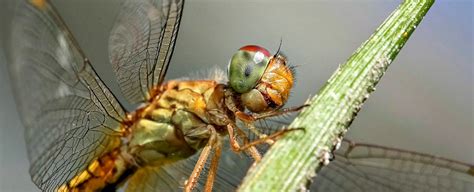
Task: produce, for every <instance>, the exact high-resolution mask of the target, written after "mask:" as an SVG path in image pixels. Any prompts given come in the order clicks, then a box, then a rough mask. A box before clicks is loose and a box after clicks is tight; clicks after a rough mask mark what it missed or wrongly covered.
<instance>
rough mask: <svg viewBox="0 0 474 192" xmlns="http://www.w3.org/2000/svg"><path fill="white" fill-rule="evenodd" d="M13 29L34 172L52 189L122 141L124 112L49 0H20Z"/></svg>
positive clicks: (18, 93)
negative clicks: (121, 131) (121, 126)
mask: <svg viewBox="0 0 474 192" xmlns="http://www.w3.org/2000/svg"><path fill="white" fill-rule="evenodd" d="M30 3H31V4H30ZM11 35H12V36H11V38H12V41H11V42H12V45H11V49H12V52H11V53H12V62H11V64H10V66H9V69H10V72H11V75H10V76H11V78H12V83H13V84H14V85H13V87H14V91H15V97H16V100H17V104H18V110H19V112H20V115H21V118H22V121H23V123H24V126H25V127H26V131H25V139H26V145H27V150H28V158H29V160H30V163H31V167H30V174H31V177H32V180H33V181H34V183H36V185H37V186H38V187H39V188H40V189H42V190H44V191H52V190H55V189H56V188H57V187H58V186H60V185H62V184H64V183H65V182H67V181H68V180H70V179H71V178H72V177H74V176H75V175H76V174H77V173H78V172H79V171H82V170H84V168H85V167H86V166H87V165H88V164H89V162H91V161H92V160H93V159H95V158H97V157H98V156H100V155H102V154H103V153H105V152H107V151H108V150H109V149H111V148H112V147H114V146H116V145H118V143H119V136H120V121H121V119H122V117H124V115H125V112H124V110H123V108H122V107H121V106H120V104H119V103H118V102H117V100H116V99H115V97H114V96H113V95H112V93H111V92H110V91H109V90H108V89H107V87H106V86H105V85H104V84H103V83H102V81H101V80H100V79H99V77H98V76H97V75H96V73H95V71H94V69H93V68H92V66H91V65H90V63H89V61H88V60H87V58H85V57H84V55H83V53H82V52H81V50H80V49H79V48H78V46H77V43H76V42H75V40H74V39H73V37H72V35H71V33H70V32H69V30H68V29H67V28H66V26H65V25H64V22H63V21H62V19H61V18H60V16H59V15H58V13H57V12H56V11H55V10H54V8H53V7H52V6H51V5H50V4H49V3H48V2H47V1H41V0H37V1H31V2H26V1H22V2H21V3H20V5H19V7H17V11H16V15H15V18H14V22H13V26H12V34H11Z"/></svg>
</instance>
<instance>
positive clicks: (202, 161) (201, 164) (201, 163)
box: [184, 126, 217, 192]
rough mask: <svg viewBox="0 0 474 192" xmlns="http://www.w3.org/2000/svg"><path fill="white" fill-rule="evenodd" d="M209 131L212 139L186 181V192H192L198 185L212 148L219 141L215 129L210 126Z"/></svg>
mask: <svg viewBox="0 0 474 192" xmlns="http://www.w3.org/2000/svg"><path fill="white" fill-rule="evenodd" d="M208 128H209V131H210V135H211V136H210V138H209V140H208V141H207V144H206V146H204V148H203V149H202V151H201V155H199V159H198V161H197V162H196V165H195V166H194V170H193V172H192V173H191V175H190V176H189V179H188V180H187V181H186V183H185V186H184V191H186V192H191V191H192V190H193V188H194V186H195V185H196V183H197V180H198V179H199V175H200V174H201V172H202V169H203V168H204V165H205V164H206V161H207V157H208V156H209V153H211V150H212V148H213V147H214V144H215V143H216V139H217V133H216V130H215V129H214V127H212V126H208Z"/></svg>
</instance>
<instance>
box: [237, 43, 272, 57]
mask: <svg viewBox="0 0 474 192" xmlns="http://www.w3.org/2000/svg"><path fill="white" fill-rule="evenodd" d="M239 50H242V51H250V52H261V53H263V55H265V56H266V57H271V54H270V52H269V51H268V50H267V49H265V48H263V47H261V46H258V45H246V46H243V47H241V48H240V49H239Z"/></svg>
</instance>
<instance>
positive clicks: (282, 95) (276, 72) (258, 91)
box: [228, 45, 293, 112]
mask: <svg viewBox="0 0 474 192" xmlns="http://www.w3.org/2000/svg"><path fill="white" fill-rule="evenodd" d="M286 63H287V61H286V58H285V57H284V56H283V55H281V54H279V53H277V54H275V55H274V56H271V55H270V52H268V51H267V50H266V49H265V48H263V47H259V46H256V45H247V46H244V47H242V48H240V49H239V51H238V52H237V53H235V54H234V56H233V57H232V59H231V61H230V63H229V68H228V73H229V85H230V87H231V88H232V89H233V90H234V91H235V92H237V93H240V94H241V96H240V99H241V101H242V103H243V105H244V106H245V108H247V109H249V110H250V111H252V112H263V111H269V110H276V109H278V108H280V107H282V106H283V105H284V104H285V103H286V101H287V100H288V97H289V93H290V90H291V88H292V87H293V72H292V70H291V68H290V67H289V66H287V65H286Z"/></svg>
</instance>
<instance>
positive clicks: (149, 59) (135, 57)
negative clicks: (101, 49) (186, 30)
mask: <svg viewBox="0 0 474 192" xmlns="http://www.w3.org/2000/svg"><path fill="white" fill-rule="evenodd" d="M183 6H184V2H183V0H163V1H161V0H126V1H125V2H124V4H123V6H122V9H121V11H120V14H119V16H118V17H117V20H116V21H115V24H114V27H113V29H112V32H111V34H110V39H109V56H110V62H111V63H112V65H113V67H114V70H115V73H116V75H117V79H118V82H119V85H120V88H121V89H122V92H123V93H124V95H125V97H126V98H127V99H128V101H129V102H131V103H139V102H142V101H145V100H147V99H148V97H149V96H148V94H149V91H150V90H151V89H152V88H153V86H156V85H159V84H160V83H161V82H163V80H164V78H165V74H166V70H167V69H168V65H169V62H170V60H171V56H172V54H173V49H174V44H175V41H176V36H177V34H178V29H179V24H180V21H181V14H182V10H183Z"/></svg>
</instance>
